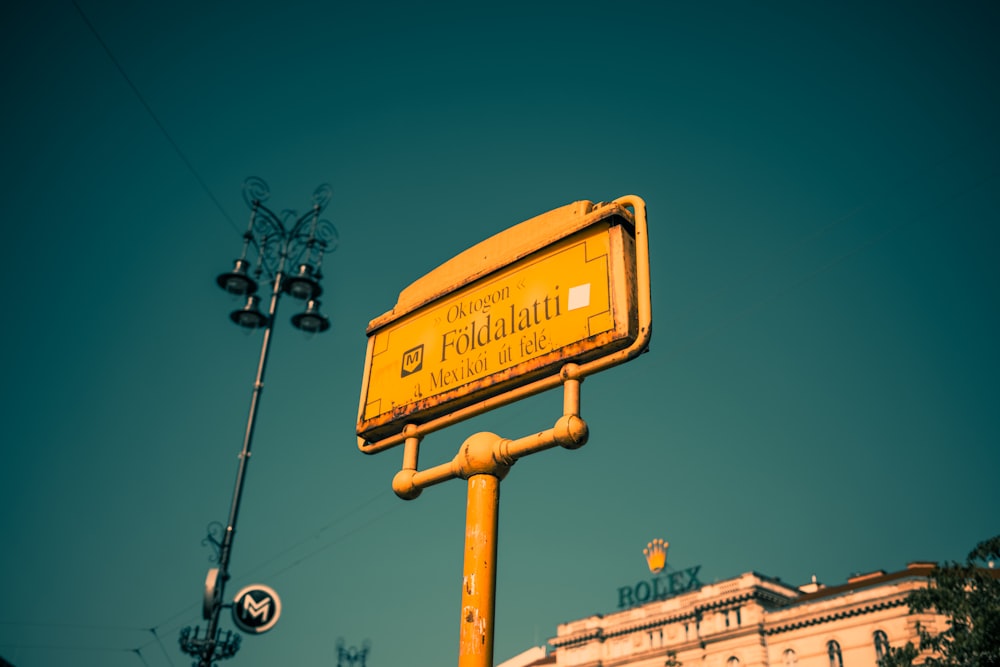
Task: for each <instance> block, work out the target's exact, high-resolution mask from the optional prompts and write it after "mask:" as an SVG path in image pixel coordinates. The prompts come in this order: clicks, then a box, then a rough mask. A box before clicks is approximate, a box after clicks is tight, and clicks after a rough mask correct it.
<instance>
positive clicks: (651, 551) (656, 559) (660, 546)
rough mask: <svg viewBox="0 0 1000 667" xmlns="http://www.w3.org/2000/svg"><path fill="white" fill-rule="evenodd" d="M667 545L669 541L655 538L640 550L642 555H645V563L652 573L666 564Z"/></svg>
mask: <svg viewBox="0 0 1000 667" xmlns="http://www.w3.org/2000/svg"><path fill="white" fill-rule="evenodd" d="M669 546H670V543H669V542H667V541H665V540H661V539H660V538H656V539H655V540H653V541H652V542H650V543H649V544H647V545H646V548H645V549H643V550H642V555H643V556H645V557H646V564H647V565H649V571H650V572H652V573H653V574H656V573H657V572H659V571H660V570H662V569H663V568H665V567H666V566H667V547H669Z"/></svg>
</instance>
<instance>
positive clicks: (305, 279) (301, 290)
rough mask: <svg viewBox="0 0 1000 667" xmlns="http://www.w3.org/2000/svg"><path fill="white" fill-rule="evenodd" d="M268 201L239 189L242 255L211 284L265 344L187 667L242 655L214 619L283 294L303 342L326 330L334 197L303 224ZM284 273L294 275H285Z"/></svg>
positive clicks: (324, 195) (185, 646)
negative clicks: (262, 292) (237, 303)
mask: <svg viewBox="0 0 1000 667" xmlns="http://www.w3.org/2000/svg"><path fill="white" fill-rule="evenodd" d="M269 195H270V192H269V190H268V187H267V183H265V182H264V181H263V180H261V179H259V178H256V177H251V178H248V179H247V180H246V181H244V182H243V201H245V202H246V204H247V206H248V207H249V208H250V222H249V224H248V225H247V230H246V232H245V233H244V234H243V250H242V252H241V253H240V256H239V258H238V259H237V260H236V262H235V264H234V266H233V270H232V271H230V272H229V273H224V274H222V275H220V276H219V277H218V278H216V283H217V284H218V285H219V287H221V288H222V289H223V290H225V291H226V292H229V293H230V294H232V295H234V296H237V297H245V299H246V300H245V302H244V305H243V307H242V308H239V309H238V310H234V311H233V312H232V313H230V315H229V319H231V320H232V321H233V322H234V323H235V324H237V325H239V326H240V327H243V328H245V329H248V330H253V329H263V330H264V339H263V341H262V342H261V348H260V361H259V363H258V364H257V377H256V379H255V381H254V385H253V394H252V395H251V398H250V413H249V415H248V417H247V424H246V431H245V433H244V437H243V450H242V451H241V452H240V457H239V458H240V464H239V469H238V471H237V473H236V488H235V490H234V491H233V500H232V504H231V505H230V509H229V524H228V525H227V526H226V527H225V529H223V527H222V524H220V523H217V522H213V523H211V524H209V528H208V536H207V537H206V538H205V541H207V542H209V543H211V545H212V546H213V547H214V548H215V549H216V558H215V560H216V561H217V562H218V564H219V567H217V568H212V569H211V570H209V572H208V577H207V578H206V580H205V600H204V605H203V610H202V612H203V616H204V618H205V619H206V620H207V621H208V627H207V628H206V630H205V634H204V635H202V636H201V637H199V636H198V633H199V628H198V627H195V628H194V630H193V631H192V629H191V628H190V627H187V628H184V629H183V630H181V633H180V640H179V641H180V646H181V650H182V651H184V652H185V653H187V654H188V655H191V656H194V657H196V658H198V662H196V663H193V664H194V665H197V666H198V667H212V666H213V665H214V664H215V663H216V661H218V660H222V659H225V658H231V657H232V656H233V655H235V654H236V651H237V650H239V647H240V636H239V635H238V634H235V633H233V632H232V631H226V633H225V635H223V632H222V630H221V629H220V628H219V615H220V612H221V611H222V608H223V607H228V606H231V605H228V604H223V600H224V599H225V598H224V590H225V586H226V582H227V581H228V580H229V559H230V555H231V554H232V548H233V536H234V534H235V532H236V519H237V517H238V515H239V511H240V499H241V498H242V496H243V482H244V479H245V476H246V468H247V463H248V462H249V460H250V445H251V442H252V440H253V432H254V425H255V424H256V421H257V408H258V405H259V403H260V393H261V390H262V389H263V386H264V369H265V368H266V366H267V355H268V351H269V350H270V348H271V334H272V327H273V325H274V316H275V313H276V312H277V310H278V301H279V300H280V298H281V296H282V295H284V294H288V295H290V296H292V297H293V298H295V299H299V300H303V301H305V302H306V305H305V310H304V311H303V312H301V313H298V314H297V315H294V316H293V317H292V325H293V326H294V327H295V328H297V329H300V330H301V331H304V332H306V333H307V334H315V333H321V332H323V331H326V330H327V329H329V328H330V320H329V319H328V318H327V317H326V316H324V315H323V314H322V313H320V310H319V305H320V303H319V301H318V300H317V298H316V297H318V296H319V295H320V294H321V293H322V292H323V289H322V287H320V280H321V279H322V277H323V274H322V271H321V266H322V263H323V256H324V255H325V254H326V253H328V252H332V251H334V250H336V248H337V244H338V235H337V229H336V228H335V227H334V226H333V224H332V223H330V222H329V221H327V220H321V219H320V214H321V213H322V212H323V210H324V209H325V208H326V206H327V204H329V203H330V199H331V198H332V197H333V191H332V189H331V188H330V186H329V185H326V184H324V185H321V186H319V187H318V188H316V190H315V192H313V196H312V208H311V209H310V210H309V211H308V212H307V213H305V214H303V215H302V216H298V214H296V212H295V211H291V210H285V211H282V212H281V214H280V215H279V214H277V213H275V212H274V211H272V210H271V209H269V208H268V207H267V206H265V205H264V202H266V201H267V199H268V197H269ZM290 266H291V267H294V269H293V270H292V271H291V272H290V273H289V272H288V267H290ZM261 281H264V282H267V283H268V284H270V286H271V301H270V307H269V308H268V312H267V313H266V314H265V313H262V312H261V311H260V299H259V297H258V296H257V290H258V283H259V282H261Z"/></svg>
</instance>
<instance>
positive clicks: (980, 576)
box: [881, 535, 1000, 667]
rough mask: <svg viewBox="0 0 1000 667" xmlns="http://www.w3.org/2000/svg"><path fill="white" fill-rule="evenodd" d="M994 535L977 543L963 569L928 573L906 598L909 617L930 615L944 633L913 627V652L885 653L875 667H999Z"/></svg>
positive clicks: (998, 542)
mask: <svg viewBox="0 0 1000 667" xmlns="http://www.w3.org/2000/svg"><path fill="white" fill-rule="evenodd" d="M997 561H1000V535H997V536H996V537H992V538H990V539H988V540H985V541H983V542H980V543H979V544H978V545H976V548H975V549H973V550H972V551H971V552H970V553H969V556H968V558H967V559H966V562H965V563H964V564H959V563H950V564H945V565H940V566H938V567H936V568H934V570H933V572H932V573H931V575H930V578H931V581H930V585H929V586H928V587H927V588H922V589H918V590H916V591H913V592H911V593H910V594H909V596H908V597H907V604H908V605H909V607H910V613H911V614H919V613H923V612H936V613H938V614H942V615H944V616H946V617H947V621H946V629H945V630H943V631H941V632H931V631H930V630H928V629H927V628H926V627H923V626H922V625H921V624H920V623H918V624H917V635H918V637H919V642H920V643H919V646H917V647H915V646H914V645H913V644H912V643H907V645H906V646H904V647H901V648H890V649H889V654H888V655H887V656H886V657H885V658H884V659H883V660H882V665H881V667H910V665H912V664H914V662H916V663H918V664H924V665H929V666H931V667H1000V571H998V570H996V569H993V566H994V564H995V563H996V562H997Z"/></svg>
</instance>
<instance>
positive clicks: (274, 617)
mask: <svg viewBox="0 0 1000 667" xmlns="http://www.w3.org/2000/svg"><path fill="white" fill-rule="evenodd" d="M280 615H281V599H280V598H279V597H278V594H277V593H275V592H274V589H273V588H271V587H270V586H265V585H264V584H251V585H249V586H247V587H246V588H244V589H243V590H241V591H240V592H239V593H237V594H236V597H235V598H233V623H235V624H236V627H238V628H239V629H240V630H242V631H243V632H250V633H253V634H258V635H259V634H261V633H262V632H267V631H268V630H270V629H271V628H273V627H274V624H275V623H277V622H278V617H279V616H280Z"/></svg>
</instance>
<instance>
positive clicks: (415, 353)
mask: <svg viewBox="0 0 1000 667" xmlns="http://www.w3.org/2000/svg"><path fill="white" fill-rule="evenodd" d="M423 367H424V346H423V345H418V346H416V347H413V348H410V349H409V350H407V351H406V352H404V353H403V368H402V370H401V371H400V373H399V377H401V378H405V377H406V376H407V375H412V374H414V373H416V372H417V371H419V370H420V369H421V368H423Z"/></svg>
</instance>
